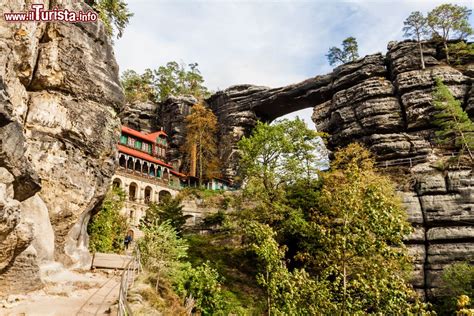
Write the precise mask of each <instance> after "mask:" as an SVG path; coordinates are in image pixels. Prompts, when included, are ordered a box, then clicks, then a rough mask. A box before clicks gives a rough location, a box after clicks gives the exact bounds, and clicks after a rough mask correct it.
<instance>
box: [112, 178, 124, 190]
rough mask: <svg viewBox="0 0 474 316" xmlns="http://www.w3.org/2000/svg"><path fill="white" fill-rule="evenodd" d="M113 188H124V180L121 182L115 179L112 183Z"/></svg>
mask: <svg viewBox="0 0 474 316" xmlns="http://www.w3.org/2000/svg"><path fill="white" fill-rule="evenodd" d="M112 186H113V187H114V188H120V187H122V180H120V179H119V178H115V179H114V180H113V181H112Z"/></svg>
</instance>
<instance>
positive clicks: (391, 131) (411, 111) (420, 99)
mask: <svg viewBox="0 0 474 316" xmlns="http://www.w3.org/2000/svg"><path fill="white" fill-rule="evenodd" d="M425 59H426V60H425V62H426V65H427V68H426V69H425V70H420V66H419V64H420V63H419V57H418V50H417V45H416V43H414V42H410V41H407V42H401V43H396V42H392V43H390V44H389V45H388V53H387V54H386V55H385V56H384V55H382V54H375V55H369V56H366V57H364V58H362V59H360V60H358V61H356V62H352V63H348V64H345V65H341V66H339V67H337V68H336V69H334V71H333V72H332V73H330V74H327V75H323V76H317V77H314V78H311V79H308V80H306V81H303V82H301V83H297V84H294V85H290V86H286V87H281V88H275V89H270V88H266V87H257V86H251V85H240V86H234V87H231V88H229V89H227V90H224V91H222V92H219V93H216V94H215V95H213V96H212V97H211V98H210V99H209V100H207V102H208V104H209V105H210V106H211V108H212V109H213V110H214V112H215V113H216V115H217V116H218V119H219V122H220V126H221V129H220V135H221V137H222V138H223V137H227V138H232V139H234V142H235V141H236V140H238V139H240V138H241V137H242V135H246V134H248V133H249V132H250V131H251V129H252V128H253V126H254V125H255V123H256V120H257V119H261V120H264V121H271V120H273V119H275V118H278V117H279V116H281V115H283V114H287V113H290V112H293V111H296V110H300V109H303V108H308V107H312V108H314V114H313V121H314V122H315V124H316V128H317V129H318V130H320V131H324V132H327V133H329V134H330V137H329V139H328V146H329V149H331V150H333V149H335V148H337V147H340V146H344V145H347V144H348V143H350V142H355V141H358V142H361V143H363V144H365V145H366V146H367V147H368V148H369V149H370V150H371V151H372V152H373V153H374V154H375V156H376V158H377V161H378V166H379V167H380V168H381V170H382V171H384V172H387V173H389V174H392V175H395V177H394V180H395V181H396V182H397V183H398V190H399V191H400V195H401V196H402V198H403V201H404V203H405V205H406V207H407V211H408V216H409V220H410V222H412V223H413V225H414V227H415V231H414V233H413V234H411V235H410V236H408V238H407V244H408V245H409V247H410V250H411V252H412V254H413V256H414V258H415V272H414V279H413V283H414V285H415V287H416V288H417V289H419V291H420V292H421V293H422V294H426V295H428V296H430V295H432V294H435V291H436V288H437V287H438V286H439V285H440V274H441V271H442V269H443V268H444V267H445V266H446V265H447V264H450V263H453V262H456V261H474V243H473V242H474V175H473V170H472V166H470V165H465V166H464V167H463V166H461V167H460V168H455V169H444V170H443V168H440V161H442V160H443V157H444V156H445V155H446V154H448V155H450V154H452V153H453V152H454V151H455V150H454V149H449V148H448V149H446V148H445V149H443V150H441V149H440V148H439V146H436V145H435V141H434V131H435V129H436V127H435V126H433V124H432V121H433V113H434V107H433V104H432V92H433V88H434V79H435V78H437V77H439V78H441V79H442V80H443V81H444V82H445V83H446V84H447V85H448V87H449V88H450V90H451V91H452V92H453V94H454V95H455V97H456V98H458V99H459V100H461V101H462V103H463V107H464V108H465V109H466V111H467V112H468V113H469V115H470V116H471V118H474V86H473V85H472V82H473V80H474V60H464V61H463V63H462V64H461V65H456V66H451V65H446V64H445V62H444V56H443V53H442V49H440V47H438V46H437V45H436V44H434V43H426V45H425ZM234 153H235V147H234ZM228 157H230V158H229V159H228V160H227V165H226V170H224V171H225V172H226V174H227V176H228V177H232V176H234V175H235V170H236V166H237V163H236V161H237V160H236V158H237V155H233V156H232V152H231V156H228Z"/></svg>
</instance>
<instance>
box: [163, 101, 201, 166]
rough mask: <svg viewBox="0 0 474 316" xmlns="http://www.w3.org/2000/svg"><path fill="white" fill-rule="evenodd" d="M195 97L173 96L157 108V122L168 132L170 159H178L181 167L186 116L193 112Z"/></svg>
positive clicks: (168, 153)
mask: <svg viewBox="0 0 474 316" xmlns="http://www.w3.org/2000/svg"><path fill="white" fill-rule="evenodd" d="M196 102H197V99H196V98H194V97H191V96H189V97H171V98H169V99H167V100H166V101H164V102H162V103H160V104H159V105H158V108H157V118H158V120H157V123H158V126H160V128H163V129H164V130H165V132H166V133H167V134H168V146H169V147H168V151H167V156H168V157H167V158H168V161H176V162H177V166H178V168H179V169H181V165H182V162H183V160H184V159H185V157H184V155H183V153H182V150H181V148H182V146H183V145H184V142H185V129H186V124H185V120H184V119H185V117H186V116H187V115H189V114H190V113H191V108H192V106H193V105H194V104H196Z"/></svg>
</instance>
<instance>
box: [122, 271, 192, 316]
mask: <svg viewBox="0 0 474 316" xmlns="http://www.w3.org/2000/svg"><path fill="white" fill-rule="evenodd" d="M155 282H156V279H155V278H154V277H153V276H152V275H151V274H149V273H147V272H143V273H142V274H141V275H140V276H139V277H138V279H137V280H136V282H135V284H134V286H133V287H132V289H131V290H130V291H129V293H128V297H129V301H130V302H131V304H132V310H133V311H134V314H135V315H177V316H180V315H183V316H184V315H186V310H185V308H184V307H183V305H182V303H181V299H180V298H179V297H178V296H177V295H176V293H174V291H173V289H172V287H171V284H170V283H169V282H168V281H167V280H166V279H162V281H161V282H160V288H159V291H158V292H157V291H155V287H154V284H155Z"/></svg>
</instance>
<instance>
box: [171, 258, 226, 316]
mask: <svg viewBox="0 0 474 316" xmlns="http://www.w3.org/2000/svg"><path fill="white" fill-rule="evenodd" d="M184 267H185V268H184V269H183V270H182V272H181V275H180V276H179V277H178V278H176V281H177V282H176V283H175V288H176V291H177V292H178V294H179V295H180V296H182V297H189V296H191V297H192V298H194V300H195V304H196V309H197V310H198V311H199V312H201V314H202V315H216V314H218V313H222V312H223V311H224V310H226V308H227V306H226V301H225V300H224V295H223V291H222V289H221V281H222V278H221V277H220V276H219V273H218V272H217V270H215V269H213V268H212V267H211V266H210V264H209V262H206V263H204V264H202V265H199V266H198V267H196V268H193V267H191V266H190V265H186V266H184Z"/></svg>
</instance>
